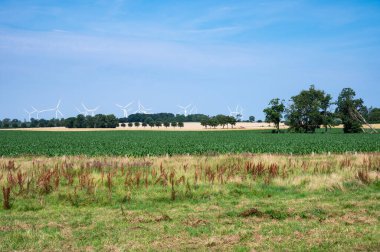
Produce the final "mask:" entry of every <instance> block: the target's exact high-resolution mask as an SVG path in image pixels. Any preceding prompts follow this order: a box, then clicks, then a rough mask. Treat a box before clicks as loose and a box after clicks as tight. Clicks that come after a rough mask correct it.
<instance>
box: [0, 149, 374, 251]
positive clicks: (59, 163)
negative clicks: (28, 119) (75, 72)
mask: <svg viewBox="0 0 380 252" xmlns="http://www.w3.org/2000/svg"><path fill="white" fill-rule="evenodd" d="M379 176H380V154H379V153H373V154H349V155H348V154H343V155H335V154H333V155H302V156H290V155H268V154H260V155H257V154H239V155H237V154H231V155H217V156H197V157H194V156H172V157H170V156H165V157H104V156H102V157H84V156H61V157H30V156H29V157H17V158H9V157H3V158H1V159H0V185H1V187H2V188H4V189H3V193H2V194H1V201H2V204H3V208H2V209H1V210H0V250H1V251H14V250H28V251H56V250H64V251H73V250H75V251H126V250H192V249H196V250H235V251H251V250H252V249H253V250H257V251H268V250H271V251H273V250H298V251H300V250H301V251H306V250H318V251H357V250H364V251H376V250H378V248H379V247H380V242H379V239H378V237H379V236H380V225H379V221H380V182H379ZM4 208H9V209H8V210H5V209H4Z"/></svg>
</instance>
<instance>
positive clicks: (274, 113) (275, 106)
mask: <svg viewBox="0 0 380 252" xmlns="http://www.w3.org/2000/svg"><path fill="white" fill-rule="evenodd" d="M284 112H285V105H284V101H283V100H280V99H279V98H275V99H272V100H271V101H270V102H269V107H267V108H266V109H264V113H265V121H266V122H271V123H274V125H275V127H276V130H277V133H280V122H281V119H282V117H283V113H284Z"/></svg>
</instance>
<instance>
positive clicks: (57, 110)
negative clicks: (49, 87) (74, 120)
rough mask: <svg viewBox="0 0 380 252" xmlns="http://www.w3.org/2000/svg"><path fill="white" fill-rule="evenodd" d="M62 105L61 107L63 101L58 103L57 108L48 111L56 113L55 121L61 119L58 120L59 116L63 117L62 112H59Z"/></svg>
mask: <svg viewBox="0 0 380 252" xmlns="http://www.w3.org/2000/svg"><path fill="white" fill-rule="evenodd" d="M60 105H61V100H59V101H58V104H57V106H56V107H55V108H52V109H48V110H46V111H55V119H59V118H58V114H60V115H61V116H62V117H63V114H62V112H61V111H60V110H59V106H60Z"/></svg>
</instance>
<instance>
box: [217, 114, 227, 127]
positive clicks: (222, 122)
mask: <svg viewBox="0 0 380 252" xmlns="http://www.w3.org/2000/svg"><path fill="white" fill-rule="evenodd" d="M215 120H217V121H218V125H221V126H222V127H223V129H224V127H225V126H226V125H227V128H228V120H229V118H228V116H225V115H217V116H215Z"/></svg>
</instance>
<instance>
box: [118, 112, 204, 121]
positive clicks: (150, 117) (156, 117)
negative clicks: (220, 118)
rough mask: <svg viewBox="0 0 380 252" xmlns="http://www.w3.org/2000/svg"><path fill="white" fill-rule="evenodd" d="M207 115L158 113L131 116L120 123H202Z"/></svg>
mask: <svg viewBox="0 0 380 252" xmlns="http://www.w3.org/2000/svg"><path fill="white" fill-rule="evenodd" d="M206 117H207V115H203V114H192V115H187V116H185V115H179V114H176V115H174V114H172V113H156V114H141V113H137V114H131V115H129V116H128V117H127V118H125V117H124V118H120V119H119V122H120V123H129V122H132V123H134V122H140V123H144V122H149V121H155V122H162V123H164V122H169V123H171V122H200V121H201V120H202V119H204V118H206Z"/></svg>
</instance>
